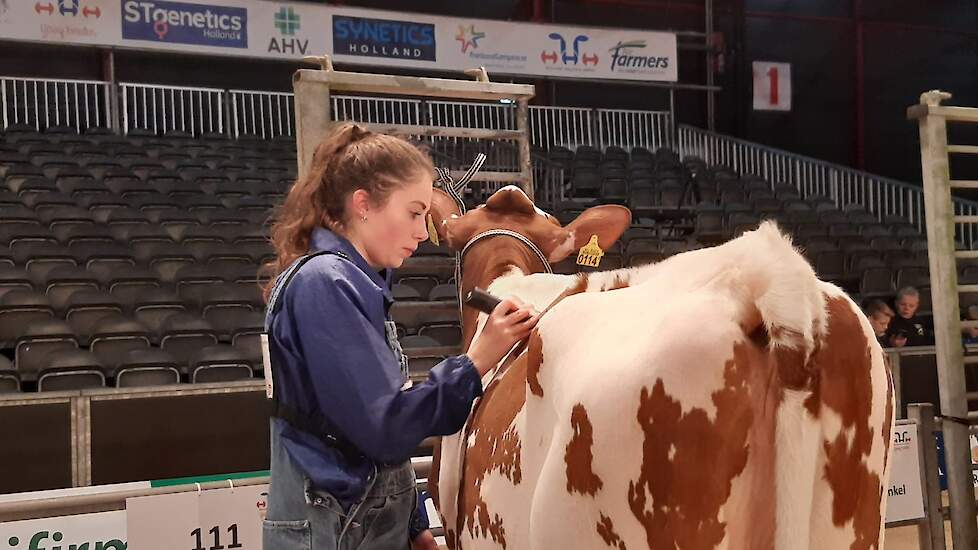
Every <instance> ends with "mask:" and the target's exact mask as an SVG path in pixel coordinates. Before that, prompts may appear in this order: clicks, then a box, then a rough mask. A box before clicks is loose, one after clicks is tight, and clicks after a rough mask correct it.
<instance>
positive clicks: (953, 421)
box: [908, 91, 978, 548]
mask: <svg viewBox="0 0 978 550" xmlns="http://www.w3.org/2000/svg"><path fill="white" fill-rule="evenodd" d="M948 97H950V94H946V93H943V92H937V91H933V92H927V93H924V94H922V95H921V97H920V104H919V105H915V106H913V107H911V109H910V111H909V112H908V114H909V116H910V117H911V118H916V119H917V120H918V122H919V125H920V162H921V168H922V170H921V173H922V175H923V184H924V213H925V215H926V220H927V248H928V254H927V256H928V258H929V263H930V281H931V296H932V298H933V311H934V341H935V344H936V346H937V378H938V386H939V389H940V396H941V414H942V415H943V416H944V417H945V421H944V422H943V432H944V456H945V458H946V461H947V488H948V493H949V496H950V503H951V533H952V538H953V541H954V548H978V524H976V523H975V491H974V484H973V482H972V472H971V441H970V433H969V430H968V424H967V418H968V401H967V398H966V396H965V392H966V391H967V390H966V385H965V377H964V354H963V351H962V346H961V321H960V315H959V304H958V274H957V265H956V264H957V262H956V259H955V253H954V221H955V220H954V205H953V204H952V203H951V185H950V181H949V180H950V178H949V171H948V159H947V155H948V146H947V121H946V119H945V116H944V115H943V114H942V113H941V107H940V101H941V100H942V99H945V98H948ZM975 120H978V119H975Z"/></svg>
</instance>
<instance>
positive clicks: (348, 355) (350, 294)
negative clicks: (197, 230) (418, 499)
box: [286, 256, 482, 463]
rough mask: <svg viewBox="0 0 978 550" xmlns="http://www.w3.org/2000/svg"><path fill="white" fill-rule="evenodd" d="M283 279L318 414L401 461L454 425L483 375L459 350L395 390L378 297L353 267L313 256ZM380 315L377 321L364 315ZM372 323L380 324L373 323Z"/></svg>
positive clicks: (369, 448)
mask: <svg viewBox="0 0 978 550" xmlns="http://www.w3.org/2000/svg"><path fill="white" fill-rule="evenodd" d="M313 262H315V264H316V266H315V269H310V270H308V271H307V270H305V269H303V270H300V272H299V273H297V274H296V277H295V279H294V280H293V281H292V283H290V285H289V287H290V289H289V290H290V292H289V293H288V294H289V298H291V299H288V298H287V301H286V306H287V307H288V308H289V309H290V311H291V315H292V324H293V327H294V331H295V338H296V342H295V344H296V347H297V348H298V349H297V351H298V352H299V354H300V355H301V357H302V359H303V362H304V363H305V367H306V368H307V369H308V371H309V372H308V380H310V383H311V385H312V387H311V388H309V390H308V391H310V392H311V393H312V394H313V395H312V396H311V397H312V402H313V403H316V404H317V405H318V407H319V409H320V410H321V411H322V413H323V414H324V415H325V416H326V417H327V418H329V419H330V421H332V422H333V424H334V425H335V426H336V428H337V429H338V430H340V432H341V435H343V436H345V437H346V438H347V439H348V440H349V441H350V442H352V443H353V444H354V445H356V447H357V448H358V449H360V451H361V452H363V453H364V454H365V455H367V456H368V457H370V458H372V459H374V460H376V461H379V462H383V463H396V462H400V461H403V460H406V459H408V458H409V457H410V456H411V454H412V453H413V452H414V450H415V449H416V448H417V446H418V445H419V444H420V443H421V441H422V440H424V439H425V438H426V437H429V436H433V435H448V434H452V433H455V432H457V431H458V430H460V429H461V428H462V426H463V424H464V423H465V420H466V418H467V417H468V415H469V412H470V410H471V407H472V402H473V401H474V400H475V398H476V397H478V396H480V395H482V381H481V379H480V377H479V373H478V371H477V370H476V369H475V366H474V365H473V364H472V361H471V360H470V359H469V358H468V357H466V356H464V355H463V356H457V357H451V358H448V359H446V360H445V361H443V362H441V363H440V364H438V365H437V366H435V367H434V368H432V369H431V371H430V373H429V376H428V379H427V380H426V381H424V382H422V383H420V384H416V385H415V386H414V387H412V388H410V389H407V390H402V389H401V387H402V382H403V380H402V376H403V375H402V374H401V370H400V365H399V363H398V361H397V358H395V356H394V352H393V351H392V350H391V348H390V347H389V346H388V344H387V340H386V337H385V334H384V329H383V320H384V315H385V314H384V311H383V297H382V295H381V294H380V293H379V292H378V291H377V290H378V289H377V288H376V286H375V285H374V284H373V283H372V282H371V281H370V280H369V278H368V277H367V276H366V275H365V274H364V273H363V272H361V271H360V270H359V269H358V268H357V267H356V266H354V265H352V264H349V262H347V261H346V260H343V259H341V258H338V257H335V256H328V257H323V258H317V259H315V260H313V261H312V262H310V263H313ZM378 307H379V308H380V309H379V315H380V316H381V318H380V319H379V320H377V319H374V320H372V319H371V317H376V316H377V315H378V310H377V308H378ZM377 322H379V324H380V326H379V327H378V326H377V324H376V323H377Z"/></svg>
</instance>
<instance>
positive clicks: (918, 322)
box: [886, 286, 934, 348]
mask: <svg viewBox="0 0 978 550" xmlns="http://www.w3.org/2000/svg"><path fill="white" fill-rule="evenodd" d="M894 305H895V306H896V308H895V309H896V315H894V316H893V318H892V319H891V320H890V326H889V328H888V329H887V331H886V339H887V342H888V343H889V345H890V347H894V348H902V347H904V346H929V345H933V343H934V340H933V337H932V336H931V334H930V332H929V331H928V330H927V329H926V327H925V325H924V322H923V320H922V319H920V318H919V317H917V309H918V308H919V307H920V292H918V291H917V289H916V288H914V287H912V286H907V287H903V288H901V289H900V290H899V291H898V292H897V295H896V300H895V302H894Z"/></svg>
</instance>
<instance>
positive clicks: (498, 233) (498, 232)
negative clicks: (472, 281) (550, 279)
mask: <svg viewBox="0 0 978 550" xmlns="http://www.w3.org/2000/svg"><path fill="white" fill-rule="evenodd" d="M489 237H512V238H514V239H516V240H518V241H520V242H521V243H523V244H524V245H526V247H527V248H529V249H530V251H531V252H533V254H534V255H536V257H537V259H538V260H540V263H542V264H543V268H544V269H545V270H546V271H547V273H553V272H554V270H553V267H551V265H550V261H548V260H547V257H546V256H545V255H544V254H543V252H542V251H541V250H540V248H539V247H537V245H536V244H534V243H533V241H531V240H530V239H528V238H527V237H526V236H525V235H523V234H521V233H517V232H516V231H510V230H509V229H490V230H489V231H483V232H482V233H479V234H478V235H476V236H475V237H472V239H471V240H469V242H467V243H465V246H464V247H463V248H462V252H461V253H459V256H460V258H459V259H460V260H465V254H466V252H468V251H469V249H470V248H472V246H473V245H475V243H477V242H479V241H481V240H482V239H487V238H489ZM459 263H461V262H459ZM459 283H460V284H461V281H459Z"/></svg>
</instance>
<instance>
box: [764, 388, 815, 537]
mask: <svg viewBox="0 0 978 550" xmlns="http://www.w3.org/2000/svg"><path fill="white" fill-rule="evenodd" d="M808 396H809V392H802V391H792V390H786V391H785V393H784V401H783V402H782V403H781V407H780V408H779V409H778V417H777V435H776V437H777V439H776V441H777V453H778V454H777V467H776V472H775V479H776V480H777V493H776V494H777V498H778V506H777V509H776V510H777V511H776V517H775V525H776V527H775V533H774V540H775V548H778V549H785V550H787V549H791V548H801V549H807V548H808V546H807V541H808V539H809V536H810V533H809V530H810V528H811V517H812V497H813V495H814V491H815V484H816V481H815V480H816V477H817V476H820V475H821V466H820V465H819V463H818V462H817V461H816V460H814V457H816V456H820V455H821V454H822V452H821V449H822V434H821V432H820V426H819V423H818V421H817V420H816V419H814V418H812V416H811V415H810V414H809V413H808V410H807V409H806V408H805V404H804V402H805V399H806V398H808ZM812 548H813V549H814V548H817V547H812Z"/></svg>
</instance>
